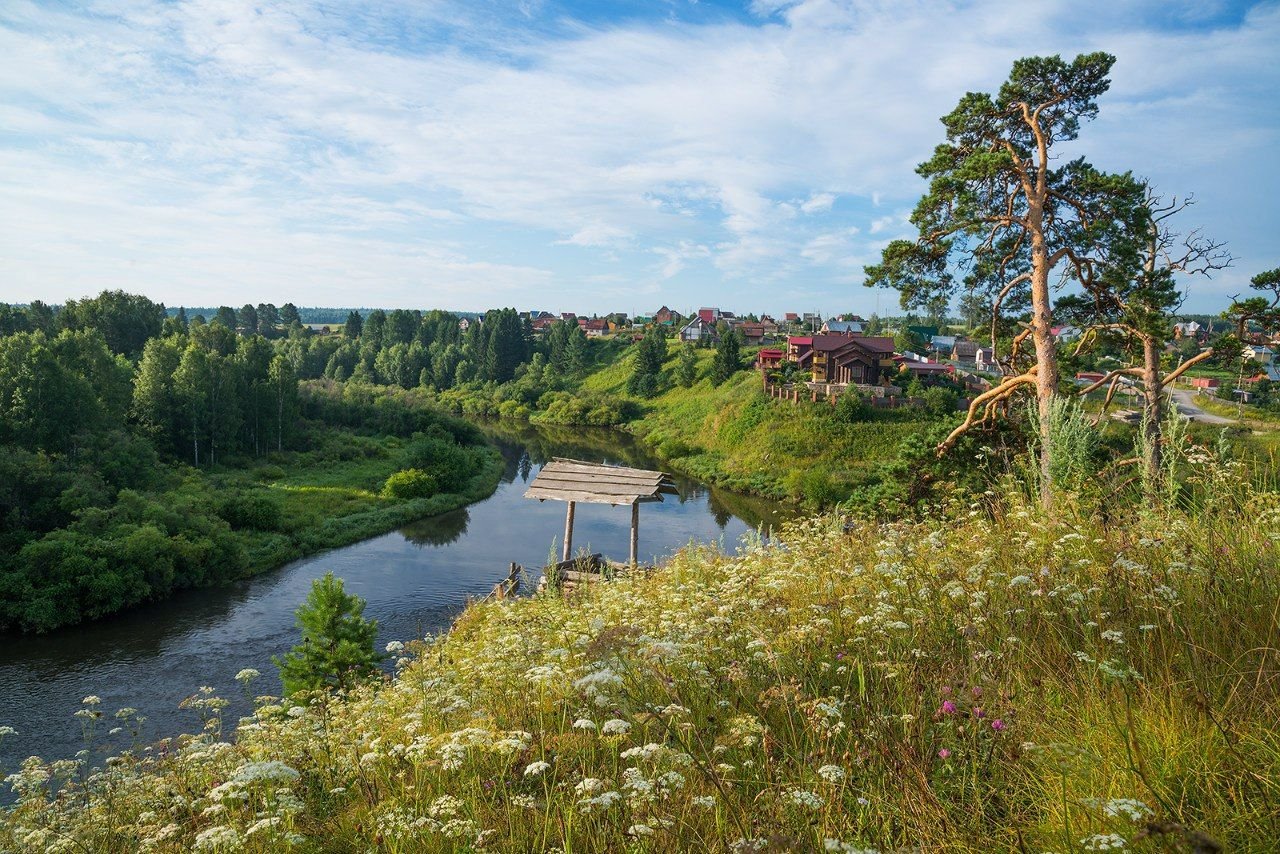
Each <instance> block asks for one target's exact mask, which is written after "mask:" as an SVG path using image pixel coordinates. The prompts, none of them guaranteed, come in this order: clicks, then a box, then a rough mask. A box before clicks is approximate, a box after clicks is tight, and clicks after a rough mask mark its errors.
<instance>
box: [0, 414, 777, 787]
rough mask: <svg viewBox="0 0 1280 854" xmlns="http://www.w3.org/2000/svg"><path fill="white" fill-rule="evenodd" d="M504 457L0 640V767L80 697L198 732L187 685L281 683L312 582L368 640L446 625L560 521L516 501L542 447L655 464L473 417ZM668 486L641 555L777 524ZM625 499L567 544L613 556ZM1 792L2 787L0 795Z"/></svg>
mask: <svg viewBox="0 0 1280 854" xmlns="http://www.w3.org/2000/svg"><path fill="white" fill-rule="evenodd" d="M485 430H486V432H488V433H489V434H490V435H491V437H492V438H493V439H494V440H495V442H496V443H497V445H498V447H499V450H500V451H501V453H502V456H503V459H504V460H505V461H506V472H505V477H504V482H503V483H502V484H501V485H500V486H499V487H498V490H497V491H496V492H495V493H494V495H493V496H491V497H490V498H488V499H486V500H484V501H481V502H479V503H477V504H473V505H471V507H469V508H465V509H461V510H457V511H454V512H451V513H445V514H443V515H441V516H436V517H432V518H428V519H422V520H420V521H418V522H415V523H413V524H412V525H408V526H406V527H405V528H404V529H402V530H400V531H398V532H393V533H389V534H385V535H383V536H380V537H375V538H373V539H371V540H366V541H364V542H361V543H356V544H354V545H351V546H348V547H346V548H341V549H335V550H333V551H330V552H325V553H322V554H318V555H314V556H312V557H310V558H307V559H304V560H300V561H296V562H294V563H292V564H289V565H288V566H286V567H283V568H282V569H280V570H277V571H275V572H272V573H268V574H266V575H262V576H258V577H256V578H252V579H247V580H245V581H242V582H239V583H237V584H234V585H232V586H229V587H221V588H216V589H208V590H188V591H184V592H182V593H181V594H179V595H177V596H174V597H172V598H171V599H168V600H166V601H164V602H158V603H154V604H151V605H148V606H143V607H140V608H136V609H134V610H132V611H129V612H126V613H124V614H121V615H118V616H117V617H114V618H112V619H108V620H103V621H100V622H97V623H91V624H88V625H85V626H80V627H73V628H70V629H66V630H64V631H60V632H54V633H52V634H49V635H43V636H38V637H37V636H5V637H0V725H8V726H13V727H14V728H15V729H17V730H18V733H19V734H18V736H17V737H9V738H6V739H4V740H3V742H0V768H4V769H8V770H10V771H12V770H13V769H14V768H16V767H17V765H18V764H19V763H20V762H21V760H22V759H23V758H24V757H26V756H28V755H30V754H40V755H42V756H45V757H46V758H59V757H66V756H70V755H72V754H74V753H75V752H76V751H77V750H78V749H80V748H81V747H82V746H83V745H82V744H81V737H80V730H79V727H78V726H76V724H75V721H74V719H73V717H72V715H73V713H74V712H75V711H76V709H78V708H79V706H80V700H81V698H82V697H84V696H86V695H89V694H97V695H99V696H101V697H102V700H103V705H102V707H101V708H102V709H103V711H104V712H106V713H107V714H108V715H109V714H111V713H113V712H114V711H115V709H118V708H122V707H125V706H131V707H135V708H138V709H140V710H141V712H142V714H144V715H146V716H147V718H148V724H147V728H146V731H145V732H144V737H145V738H147V739H155V738H160V737H164V736H168V735H174V734H177V733H179V732H184V731H193V730H195V729H198V727H199V722H198V721H197V720H196V718H195V716H194V714H193V713H191V712H185V711H180V710H179V709H178V705H179V703H180V702H181V701H182V700H183V699H184V698H185V697H187V696H189V695H190V694H193V693H194V692H195V691H196V690H197V689H198V688H199V687H200V686H202V685H208V686H211V687H213V688H214V689H215V690H216V691H217V692H218V693H219V695H220V696H222V697H225V698H227V699H228V700H230V701H231V703H232V705H231V707H230V708H229V709H228V710H227V712H226V720H228V721H234V720H236V719H237V718H238V717H239V716H240V715H243V714H246V713H247V712H248V710H249V709H248V706H247V703H246V702H245V700H244V699H243V698H242V696H241V692H240V690H239V686H238V685H237V684H236V683H235V681H234V678H235V674H236V672H237V671H238V670H240V668H242V667H253V668H256V669H258V670H259V671H261V672H262V674H263V678H262V680H261V681H260V682H259V683H258V684H256V685H255V686H254V691H255V693H259V694H265V693H273V692H276V691H278V690H279V681H278V678H277V676H276V668H275V666H274V665H273V663H272V657H273V656H276V655H281V654H283V653H285V652H287V651H288V649H289V648H290V646H291V645H292V644H293V643H294V642H295V641H296V638H297V629H296V627H295V626H294V617H293V613H294V610H295V609H296V608H297V606H298V604H299V603H300V602H302V600H303V599H304V598H306V595H307V593H308V591H309V589H310V586H311V582H312V580H313V579H315V578H318V577H319V576H321V575H323V574H324V573H325V572H330V571H331V572H333V573H334V574H335V575H338V576H339V577H341V578H343V579H345V581H346V584H347V588H348V589H349V590H350V591H352V592H354V593H356V594H358V595H360V596H362V597H364V598H365V599H366V600H367V602H368V606H367V608H366V611H365V613H366V615H367V616H369V617H372V618H375V619H377V620H378V622H379V643H380V644H385V643H386V642H387V641H389V640H405V639H408V638H411V637H416V636H421V634H423V633H425V632H436V631H440V630H442V629H444V628H447V626H448V625H449V623H450V622H451V621H452V619H453V618H454V616H455V615H456V614H457V613H458V612H459V611H460V610H461V609H462V608H463V607H464V605H465V603H466V601H467V599H468V597H479V596H483V595H484V594H485V593H487V592H488V591H489V589H490V588H491V587H492V586H493V584H494V582H496V581H497V580H498V579H499V578H500V577H501V576H503V575H504V574H505V572H506V568H507V566H508V564H509V563H510V562H512V561H515V562H518V563H521V564H523V565H524V566H528V567H537V566H541V565H542V564H543V562H544V561H545V560H546V558H547V556H548V554H549V553H550V552H551V550H552V548H553V544H554V543H555V541H556V538H557V537H559V536H560V535H561V533H562V532H563V525H564V505H563V504H561V503H559V502H554V501H548V502H537V501H530V500H527V499H525V498H524V492H525V489H526V484H527V482H528V481H529V480H530V479H531V478H532V476H533V475H534V474H535V473H536V471H537V469H538V468H539V467H540V466H541V465H542V464H543V463H544V462H546V461H547V460H549V459H551V458H553V457H577V458H581V459H587V460H593V461H599V462H614V463H624V464H627V465H632V466H638V467H644V468H654V467H658V466H656V465H655V461H654V460H653V459H652V458H651V457H649V456H648V455H647V454H645V453H644V452H643V450H642V449H641V448H639V447H638V446H637V445H636V443H635V442H634V441H633V440H632V439H631V438H630V437H629V436H627V435H625V434H621V433H617V432H614V431H607V430H586V431H584V430H576V429H575V430H569V429H563V428H561V429H555V428H553V429H547V430H544V429H535V428H532V427H529V426H528V425H521V426H519V427H513V426H510V425H498V426H487V427H486V428H485ZM676 485H677V488H678V490H679V493H680V494H679V497H678V499H677V497H676V496H668V498H667V500H666V501H664V502H661V503H653V504H646V505H645V506H644V507H643V508H642V510H641V519H640V551H641V558H642V559H645V560H648V559H658V560H661V559H662V558H663V557H665V556H667V555H669V554H671V553H672V552H673V551H675V550H676V549H678V548H680V547H682V546H684V545H686V544H687V543H689V542H704V543H710V542H717V541H718V542H720V543H722V544H723V545H724V547H725V548H728V549H732V548H733V547H735V545H736V542H737V540H738V538H739V537H740V536H741V535H742V534H744V533H745V532H747V531H749V530H752V529H755V528H757V527H758V526H760V525H761V524H764V525H766V526H768V525H770V524H772V523H773V522H774V521H776V515H777V514H776V510H775V509H774V508H772V507H771V506H770V505H769V504H768V503H767V502H762V501H753V500H751V499H744V498H742V497H740V496H733V495H731V494H729V493H724V492H721V491H719V490H715V489H708V488H706V487H704V486H702V485H701V484H699V483H697V482H696V481H694V480H691V479H689V478H685V477H677V478H676ZM629 529H630V510H629V508H627V507H609V506H607V505H582V506H580V507H579V509H578V513H577V518H576V524H575V538H574V539H575V544H576V545H581V546H584V547H587V548H590V549H591V550H593V551H599V552H604V553H605V554H607V555H610V556H613V557H625V556H626V555H627V553H628V550H629ZM0 798H3V795H0Z"/></svg>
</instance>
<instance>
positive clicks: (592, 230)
mask: <svg viewBox="0 0 1280 854" xmlns="http://www.w3.org/2000/svg"><path fill="white" fill-rule="evenodd" d="M631 236H632V235H631V232H629V231H627V230H626V229H624V228H618V227H616V226H612V225H605V224H604V223H595V224H593V225H588V226H585V227H583V228H580V229H578V230H577V231H575V232H574V233H573V234H571V235H570V236H569V237H566V238H565V239H564V240H557V241H556V244H557V245H559V246H603V247H608V246H618V245H621V244H624V243H626V242H628V241H629V240H630V239H631Z"/></svg>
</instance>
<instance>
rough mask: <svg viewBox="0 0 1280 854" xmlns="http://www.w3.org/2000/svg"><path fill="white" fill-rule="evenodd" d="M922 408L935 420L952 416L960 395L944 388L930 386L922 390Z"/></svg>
mask: <svg viewBox="0 0 1280 854" xmlns="http://www.w3.org/2000/svg"><path fill="white" fill-rule="evenodd" d="M922 396H923V397H924V408H925V409H926V410H927V411H928V413H929V414H930V415H932V416H934V417H935V418H946V417H948V416H950V415H954V414H955V411H956V407H957V406H958V405H959V404H960V395H958V394H956V393H955V392H954V391H952V390H951V389H949V388H946V387H944V386H932V387H930V388H927V389H925V390H924V393H923V395H922Z"/></svg>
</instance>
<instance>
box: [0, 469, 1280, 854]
mask: <svg viewBox="0 0 1280 854" xmlns="http://www.w3.org/2000/svg"><path fill="white" fill-rule="evenodd" d="M1204 471H1205V475H1204V476H1205V477H1206V478H1207V480H1206V481H1205V482H1204V483H1202V484H1201V486H1202V487H1203V488H1202V489H1201V490H1200V491H1199V492H1198V494H1199V495H1201V496H1202V498H1201V499H1200V502H1201V503H1199V504H1197V506H1196V507H1195V508H1194V513H1193V514H1192V515H1188V514H1187V513H1186V512H1183V511H1182V510H1179V509H1177V508H1176V507H1162V508H1160V509H1158V510H1152V511H1150V512H1139V513H1135V515H1134V516H1133V517H1132V518H1130V519H1127V520H1126V522H1125V524H1124V525H1123V526H1115V527H1103V526H1102V525H1101V524H1100V523H1099V521H1098V516H1097V514H1096V513H1094V512H1092V511H1090V510H1087V509H1084V508H1082V509H1081V510H1080V511H1079V512H1078V513H1075V514H1070V512H1069V511H1064V513H1067V514H1068V515H1065V516H1064V517H1063V518H1061V520H1060V521H1058V522H1056V523H1052V524H1051V523H1048V522H1045V521H1043V520H1042V519H1041V518H1040V517H1039V515H1038V512H1037V511H1036V510H1035V509H1033V508H1029V507H1024V506H1022V505H1019V504H1017V503H1016V502H1014V503H1011V504H1008V505H999V504H995V503H992V502H991V499H983V500H982V503H981V504H975V505H973V507H972V509H962V510H961V511H960V515H959V516H957V517H955V518H952V519H950V520H944V519H942V518H938V519H936V520H934V521H930V522H920V523H913V524H903V523H899V524H892V525H889V524H884V525H876V524H872V523H862V524H860V525H859V526H858V527H856V528H854V529H853V530H850V531H846V530H845V528H844V527H843V525H841V524H839V523H838V522H836V521H826V520H821V519H817V520H812V521H808V522H803V523H799V524H796V525H794V526H793V527H791V528H789V529H788V530H786V531H785V532H784V534H783V535H782V537H781V540H780V541H779V542H777V543H755V544H754V545H752V546H751V547H750V548H747V549H744V550H743V551H742V552H741V553H740V555H739V556H737V557H732V558H731V557H726V556H723V555H720V554H716V553H714V552H710V551H706V550H698V549H689V550H686V551H685V552H683V553H681V554H680V555H678V556H677V557H676V558H674V559H673V560H672V561H671V563H670V564H668V565H667V566H665V567H663V568H661V569H660V570H658V571H656V572H654V573H653V574H651V575H647V576H635V577H627V578H623V579H621V580H619V581H616V582H612V583H607V584H601V585H596V586H594V587H593V588H592V589H590V590H589V591H586V592H583V593H581V594H580V595H576V596H575V597H574V598H573V599H572V600H566V599H564V598H560V597H556V596H543V597H536V598H531V599H519V600H510V601H505V602H491V603H485V604H478V605H473V606H472V607H470V608H469V609H468V610H467V611H466V612H465V613H464V614H463V615H462V617H461V618H460V619H459V621H458V622H457V624H456V625H455V627H454V628H453V630H452V631H451V632H450V633H448V634H447V635H443V636H440V637H436V638H429V639H427V640H426V641H415V642H412V643H409V644H408V645H407V646H406V647H405V648H404V649H403V650H401V648H400V647H399V645H393V646H392V649H393V650H395V651H396V652H397V653H399V654H401V655H402V656H403V657H402V658H401V660H400V662H399V664H398V673H397V676H396V677H395V678H394V680H392V681H389V682H386V683H382V684H377V685H371V686H369V687H367V688H361V689H359V690H357V691H356V692H354V693H353V694H352V695H350V696H348V697H345V698H338V699H327V700H326V699H322V698H317V699H316V700H315V701H314V702H313V703H312V704H311V705H310V706H309V707H306V708H300V707H299V708H294V709H291V710H289V711H286V710H285V708H284V707H283V706H282V705H281V704H280V703H279V701H277V700H276V699H275V698H270V697H262V698H259V699H258V701H257V712H256V714H255V716H254V717H253V718H251V719H248V720H246V721H245V722H244V723H243V724H242V726H241V727H240V729H239V733H238V735H237V738H236V740H235V742H234V743H229V742H227V741H226V740H224V739H223V737H222V735H221V723H220V721H219V718H218V715H219V711H220V702H219V701H218V700H217V698H214V697H209V696H206V695H199V696H198V697H197V698H196V700H195V701H194V703H193V708H195V709H197V710H198V711H199V712H200V713H201V714H202V715H203V716H205V718H206V719H207V720H208V725H207V726H206V727H205V729H204V731H203V732H202V733H201V734H199V735H196V736H193V737H190V738H185V739H179V740H176V741H173V742H169V743H165V744H162V745H160V746H157V747H146V748H144V747H140V746H139V747H137V749H135V750H133V751H130V752H128V753H126V754H125V755H124V757H123V758H122V759H120V760H118V761H116V762H114V763H112V764H111V765H110V766H109V767H107V768H106V769H105V770H100V771H94V772H89V771H88V769H86V768H85V766H84V765H83V764H81V762H79V761H76V762H62V763H55V764H53V765H45V764H43V763H41V762H40V761H39V760H35V759H32V760H29V761H27V762H26V763H24V765H23V767H22V768H21V769H9V770H11V771H13V772H14V773H13V776H12V777H10V782H11V783H12V784H13V785H14V787H15V788H16V789H17V791H18V793H19V795H20V796H21V800H20V802H19V804H18V806H17V807H16V808H15V809H14V810H12V811H11V812H9V813H7V814H0V850H22V851H36V850H50V851H72V850H85V851H95V852H115V851H119V852H125V851H128V852H132V851H138V850H147V851H185V850H198V851H251V852H252V851H276V850H284V849H293V850H299V851H353V850H358V851H378V852H416V851H477V850H492V851H549V850H560V851H564V852H569V851H574V852H613V851H658V852H683V851H692V850H711V851H735V852H743V851H766V850H768V851H872V850H876V851H905V850H911V851H944V850H945V851H959V852H991V851H1037V852H1041V851H1057V852H1076V851H1091V850H1103V849H1114V848H1120V847H1128V848H1131V849H1133V850H1136V851H1152V852H1154V851H1184V852H1190V851H1198V852H1211V851H1218V850H1229V851H1246V852H1247V851H1272V850H1275V849H1274V842H1275V840H1276V839H1277V838H1280V810H1278V809H1277V804H1280V736H1278V735H1277V731H1276V726H1275V722H1276V720H1277V719H1278V718H1280V659H1278V658H1277V652H1276V649H1277V646H1280V644H1278V640H1280V625H1278V624H1277V611H1276V602H1277V601H1280V582H1278V579H1277V576H1276V571H1275V568H1276V566H1277V565H1280V495H1276V494H1269V495H1268V494H1258V493H1254V492H1252V491H1250V490H1249V489H1248V488H1247V487H1243V486H1238V485H1234V484H1232V483H1231V481H1230V480H1229V479H1228V477H1227V476H1226V475H1224V474H1221V470H1216V471H1210V470H1209V468H1206V469H1205V470H1204ZM1179 506H1185V505H1179ZM252 677H253V674H252V673H246V674H244V677H243V678H244V680H245V683H246V690H248V691H250V692H251V691H252V686H251V684H250V683H251V680H252ZM113 711H114V710H105V709H99V708H98V704H97V702H96V698H88V699H86V704H85V707H84V710H83V711H82V712H81V714H80V717H81V722H82V723H83V724H84V727H85V732H86V739H87V740H88V741H89V742H90V743H91V746H93V747H95V748H96V747H97V746H99V745H101V744H103V743H104V742H109V743H111V744H112V745H114V746H115V747H117V748H122V747H128V746H129V745H128V739H129V735H128V720H129V714H130V713H129V712H128V711H124V712H121V713H120V714H119V715H117V717H120V718H121V721H117V720H115V719H113V718H112V717H111V714H112V712H113ZM0 723H3V722H2V721H0ZM116 725H120V726H122V727H123V728H124V731H123V732H122V731H119V730H113V732H112V733H111V734H108V733H107V732H106V731H107V730H108V729H109V728H110V727H113V726H116ZM3 732H4V729H3V727H0V737H3V735H2V734H3ZM51 786H60V787H61V790H60V794H59V795H58V796H57V797H56V798H53V799H52V800H50V799H48V796H47V793H48V791H49V789H50V787H51Z"/></svg>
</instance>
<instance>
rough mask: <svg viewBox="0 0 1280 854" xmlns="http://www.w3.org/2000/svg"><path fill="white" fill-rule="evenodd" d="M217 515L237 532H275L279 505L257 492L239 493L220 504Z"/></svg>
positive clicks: (277, 523) (277, 526)
mask: <svg viewBox="0 0 1280 854" xmlns="http://www.w3.org/2000/svg"><path fill="white" fill-rule="evenodd" d="M218 515H219V516H221V517H222V518H223V519H224V520H226V523H227V524H228V525H230V526H231V527H232V528H233V529H235V530H237V531H242V530H246V529H248V530H251V531H275V530H278V529H279V527H280V505H279V504H278V503H277V502H276V501H274V500H273V499H271V498H269V497H267V496H266V495H262V494H261V493H257V492H239V493H235V494H233V495H232V496H231V497H230V498H228V499H226V500H225V501H223V502H222V506H221V507H219V508H218Z"/></svg>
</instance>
